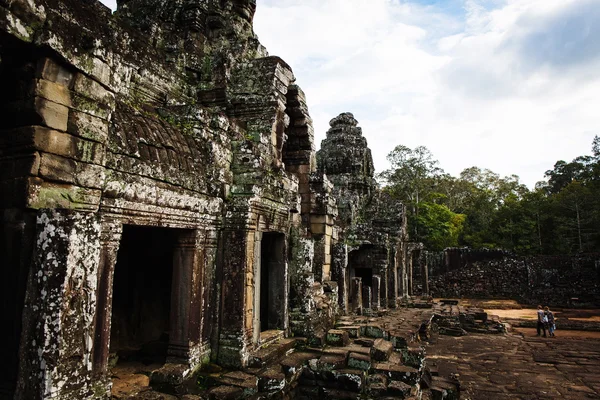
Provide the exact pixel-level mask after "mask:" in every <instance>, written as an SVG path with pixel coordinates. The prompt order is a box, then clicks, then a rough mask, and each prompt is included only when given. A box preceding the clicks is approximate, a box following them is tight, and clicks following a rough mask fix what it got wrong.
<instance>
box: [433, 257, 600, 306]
mask: <svg viewBox="0 0 600 400" xmlns="http://www.w3.org/2000/svg"><path fill="white" fill-rule="evenodd" d="M453 251H455V250H453ZM473 254H475V258H476V259H478V260H476V261H469V262H465V263H464V264H462V265H460V266H459V267H458V268H455V269H453V270H451V271H449V272H441V273H440V269H439V268H436V267H433V268H432V272H431V275H432V276H431V278H430V286H431V292H432V295H433V296H435V297H464V298H506V299H515V300H518V301H521V302H524V303H525V304H531V305H537V304H544V305H546V304H548V305H551V306H558V307H572V306H597V305H599V304H600V296H599V293H600V292H599V291H598V289H599V288H600V255H597V254H582V255H575V256H530V257H518V256H513V255H508V254H506V253H503V252H497V251H494V252H488V251H465V255H464V257H463V259H464V260H471V259H470V257H471V255H473ZM442 271H443V269H442Z"/></svg>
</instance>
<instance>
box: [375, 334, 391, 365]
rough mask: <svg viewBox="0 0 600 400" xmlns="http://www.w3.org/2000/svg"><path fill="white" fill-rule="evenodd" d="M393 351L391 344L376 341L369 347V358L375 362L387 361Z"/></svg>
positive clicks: (381, 340)
mask: <svg viewBox="0 0 600 400" xmlns="http://www.w3.org/2000/svg"><path fill="white" fill-rule="evenodd" d="M393 350H394V346H393V345H392V342H389V341H387V340H384V339H376V340H375V343H374V344H373V347H371V358H372V359H373V360H375V361H387V359H388V358H389V357H390V354H392V351H393Z"/></svg>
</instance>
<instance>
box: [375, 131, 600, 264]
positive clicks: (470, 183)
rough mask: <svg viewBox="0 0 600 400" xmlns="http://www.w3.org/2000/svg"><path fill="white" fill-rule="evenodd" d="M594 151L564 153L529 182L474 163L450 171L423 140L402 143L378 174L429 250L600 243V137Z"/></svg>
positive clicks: (587, 247) (568, 248)
mask: <svg viewBox="0 0 600 400" xmlns="http://www.w3.org/2000/svg"><path fill="white" fill-rule="evenodd" d="M591 150H592V154H591V155H582V156H579V157H576V158H575V159H574V160H572V161H571V162H566V161H563V160H559V161H557V162H556V163H555V164H554V168H553V169H551V170H548V171H546V173H545V178H546V180H544V181H541V182H538V183H537V184H536V186H535V188H534V189H532V190H530V189H528V188H527V187H526V186H525V185H523V184H522V183H520V182H519V177H518V176H516V175H510V176H505V177H501V176H500V175H498V174H496V173H494V172H493V171H490V170H488V169H481V168H478V167H470V168H467V169H465V170H464V171H462V172H461V173H460V175H459V176H458V177H454V176H451V175H449V174H447V173H445V172H444V171H443V170H442V169H441V168H440V167H439V163H438V161H437V160H436V159H435V157H434V156H433V154H432V153H431V152H430V151H429V150H428V149H427V148H426V147H423V146H419V147H416V148H415V149H410V148H408V147H406V146H402V145H400V146H397V147H396V148H394V150H392V151H391V152H390V153H389V155H388V160H389V161H390V164H391V167H390V168H389V169H387V170H385V171H383V172H382V173H381V174H379V180H380V181H381V182H382V183H383V185H384V190H386V191H388V192H389V193H390V194H391V195H392V196H394V197H396V198H398V199H400V200H402V201H403V202H404V203H405V204H406V206H407V213H408V216H407V217H408V224H409V233H410V235H411V237H412V240H414V241H420V242H423V243H425V245H426V246H427V247H428V248H429V249H431V250H441V249H443V248H445V247H453V246H469V247H473V248H479V247H488V248H503V249H507V250H512V251H514V252H516V253H518V254H542V253H543V254H571V253H578V252H591V251H600V207H599V206H600V203H599V202H600V200H599V199H600V138H599V137H598V136H596V137H595V138H594V140H593V142H592V149H591Z"/></svg>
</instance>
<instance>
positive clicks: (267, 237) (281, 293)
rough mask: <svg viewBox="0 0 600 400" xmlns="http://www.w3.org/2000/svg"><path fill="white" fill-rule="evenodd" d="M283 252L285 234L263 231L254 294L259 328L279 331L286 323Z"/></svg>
mask: <svg viewBox="0 0 600 400" xmlns="http://www.w3.org/2000/svg"><path fill="white" fill-rule="evenodd" d="M285 256H286V254H285V235H284V234H283V233H276V232H266V233H263V234H262V239H261V244H260V265H259V266H258V267H259V268H257V269H258V274H259V276H258V277H257V279H256V282H257V283H258V285H257V287H256V294H257V300H258V303H259V304H258V307H256V309H255V312H257V314H258V315H257V316H255V318H256V323H257V325H258V326H256V327H257V328H258V330H259V332H261V333H262V332H266V331H273V330H277V331H281V330H284V329H285V327H286V321H285V315H286V312H285V309H286V303H287V301H286V300H287V299H286V292H287V290H286V288H287V281H286V275H287V274H286V257H285Z"/></svg>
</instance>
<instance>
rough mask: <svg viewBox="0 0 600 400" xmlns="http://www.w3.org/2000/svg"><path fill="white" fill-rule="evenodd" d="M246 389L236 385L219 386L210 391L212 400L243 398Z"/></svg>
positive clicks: (209, 394)
mask: <svg viewBox="0 0 600 400" xmlns="http://www.w3.org/2000/svg"><path fill="white" fill-rule="evenodd" d="M243 394H244V391H243V390H242V389H241V388H238V387H235V386H218V387H216V388H212V389H211V390H210V392H209V393H208V396H209V398H210V399H211V400H237V399H240V398H242V396H243Z"/></svg>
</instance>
